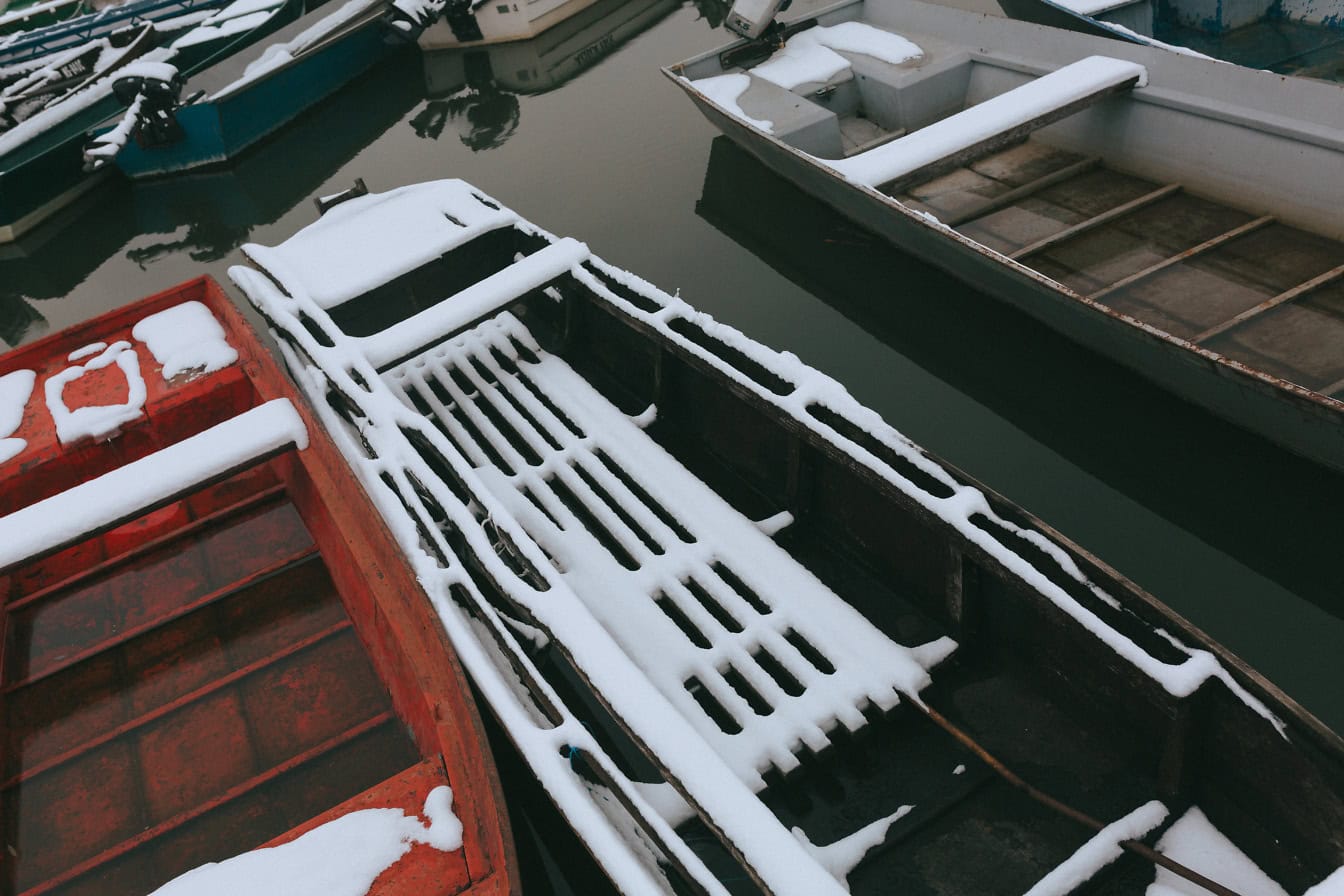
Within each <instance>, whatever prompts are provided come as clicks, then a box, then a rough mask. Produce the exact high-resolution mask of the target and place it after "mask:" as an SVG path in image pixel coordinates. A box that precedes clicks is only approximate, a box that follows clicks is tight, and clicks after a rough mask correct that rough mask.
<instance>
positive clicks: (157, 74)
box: [116, 58, 177, 82]
mask: <svg viewBox="0 0 1344 896" xmlns="http://www.w3.org/2000/svg"><path fill="white" fill-rule="evenodd" d="M176 77H177V66H175V65H173V64H172V63H169V62H163V61H158V60H153V59H143V58H142V59H137V60H135V61H134V62H131V63H127V64H126V65H124V66H122V67H121V68H120V69H118V70H117V74H116V80H121V79H122V78H147V79H149V80H151V81H164V82H171V81H172V80H173V79H174V78H176Z"/></svg>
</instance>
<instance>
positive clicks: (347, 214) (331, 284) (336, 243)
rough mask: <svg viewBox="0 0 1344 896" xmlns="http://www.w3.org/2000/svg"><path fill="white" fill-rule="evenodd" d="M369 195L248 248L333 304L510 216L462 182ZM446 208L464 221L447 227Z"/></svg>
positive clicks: (316, 297)
mask: <svg viewBox="0 0 1344 896" xmlns="http://www.w3.org/2000/svg"><path fill="white" fill-rule="evenodd" d="M369 198H370V199H371V200H372V201H364V200H363V199H361V200H359V201H357V202H356V201H351V202H345V203H342V204H341V205H338V206H336V207H335V208H333V209H331V210H330V211H328V212H327V213H326V214H325V215H323V216H322V217H321V218H319V219H318V220H317V222H316V223H314V224H311V225H309V226H308V227H305V228H304V229H303V230H301V231H299V232H298V233H297V234H295V235H294V236H292V237H290V238H289V239H288V240H286V241H285V242H284V243H283V244H281V245H280V246H276V247H274V248H268V247H265V246H253V247H250V248H249V250H248V251H249V254H252V257H253V258H255V259H256V260H257V262H258V264H261V265H262V266H263V267H265V268H266V269H267V270H269V271H271V272H273V273H274V274H276V276H278V277H280V278H281V279H282V280H283V281H284V282H285V283H286V284H292V285H293V286H294V287H295V288H296V289H299V290H301V291H302V292H303V294H304V295H306V296H307V297H309V298H311V299H312V300H313V301H315V302H316V303H317V304H318V305H319V306H320V307H322V308H332V307H335V306H336V305H339V304H341V303H342V302H345V301H348V300H349V299H352V298H354V297H355V296H358V295H363V294H364V293H365V292H368V291H369V290H370V289H373V288H374V287H375V286H377V285H379V284H381V283H385V282H387V281H389V280H392V279H394V278H396V277H398V276H400V275H401V274H404V273H407V272H408V271H413V270H415V269H416V268H418V267H420V266H421V265H423V264H426V263H427V262H429V261H431V260H433V259H435V258H438V257H439V256H440V255H443V254H444V253H445V252H448V251H449V250H451V249H452V248H453V247H455V246H458V245H461V244H462V243H465V242H467V241H469V240H471V239H474V238H475V237H477V236H480V235H481V234H482V233H484V232H486V231H487V230H494V229H495V228H497V227H501V226H506V225H507V224H508V223H509V222H510V221H511V220H512V216H511V215H509V214H507V213H503V212H500V211H499V210H497V209H492V208H490V207H488V206H486V205H484V204H483V203H481V202H479V201H478V200H476V199H475V198H474V193H473V191H472V189H471V187H469V186H468V185H466V184H464V183H462V182H461V181H437V182H435V183H434V184H431V185H425V188H424V189H414V188H411V187H406V188H403V189H401V190H392V191H389V192H387V193H381V194H375V195H373V196H372V197H369ZM351 206H355V207H356V210H355V211H352V209H351ZM449 209H451V210H452V214H453V216H454V218H455V219H456V220H457V221H459V222H461V224H462V226H461V227H456V226H454V227H444V226H443V225H444V223H445V220H446V219H445V218H444V214H445V213H446V211H447V210H449Z"/></svg>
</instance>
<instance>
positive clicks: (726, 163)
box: [696, 137, 1344, 619]
mask: <svg viewBox="0 0 1344 896" xmlns="http://www.w3.org/2000/svg"><path fill="white" fill-rule="evenodd" d="M696 212H697V213H698V214H699V215H700V216H701V217H702V218H704V219H705V220H706V221H708V222H710V223H711V224H712V225H714V226H715V227H717V228H718V229H719V230H721V231H722V232H724V233H725V234H726V235H727V236H729V237H731V238H732V239H733V240H735V241H736V242H737V243H738V244H740V245H741V246H742V247H743V248H745V249H747V250H748V251H750V252H752V253H754V254H755V255H757V256H758V257H760V258H761V259H762V260H763V261H765V262H766V263H767V264H768V265H770V266H771V267H772V268H774V269H775V270H776V271H778V272H779V273H780V274H782V275H783V276H784V277H786V278H788V279H789V280H791V281H793V282H794V283H796V284H798V285H799V286H800V287H802V288H803V289H805V290H807V291H808V292H810V293H812V294H813V295H815V296H817V297H818V298H820V299H821V300H822V301H823V302H825V303H826V304H828V305H830V306H832V307H833V308H835V309H836V310H838V311H840V312H841V313H842V314H844V315H845V316H846V317H848V318H850V319H851V320H853V321H854V322H855V323H856V324H858V325H859V326H860V327H862V328H863V329H864V330H866V331H867V332H869V333H871V334H872V335H873V336H875V337H876V338H878V339H880V340H881V341H882V342H884V343H885V344H887V345H888V346H890V347H891V348H892V349H894V350H895V351H897V352H899V353H900V354H902V355H904V356H905V357H907V358H909V359H910V360H911V361H913V362H914V363H916V364H917V365H919V366H920V367H922V368H924V369H925V370H927V371H928V372H929V373H931V374H932V375H934V376H935V377H937V378H939V379H941V380H943V381H944V382H946V383H948V384H949V385H951V386H952V387H953V388H955V389H956V390H958V391H960V392H962V393H964V394H965V395H967V396H969V397H970V398H972V399H973V400H975V401H977V402H979V403H980V404H982V405H984V406H986V407H987V408H989V409H990V410H991V411H992V412H993V413H994V414H997V415H998V416H1000V417H1002V418H1003V419H1005V420H1007V421H1008V422H1010V423H1011V424H1013V425H1014V426H1016V427H1018V428H1019V429H1021V430H1023V431H1025V432H1026V433H1028V434H1029V435H1030V436H1031V437H1033V438H1035V439H1037V440H1038V441H1040V442H1042V443H1043V444H1045V445H1047V446H1048V447H1049V448H1051V449H1052V450H1054V451H1056V452H1058V453H1059V454H1060V455H1062V456H1063V457H1065V458H1066V459H1067V460H1068V461H1070V462H1071V463H1073V464H1075V465H1076V466H1078V467H1080V468H1082V469H1084V470H1086V471H1087V472H1088V473H1090V474H1091V475H1092V476H1094V477H1096V478H1097V479H1099V480H1101V481H1102V482H1104V483H1106V484H1107V485H1109V486H1110V487H1112V488H1114V489H1115V490H1117V491H1119V492H1121V493H1122V494H1124V495H1126V496H1128V497H1129V498H1131V499H1132V500H1134V501H1136V502H1138V503H1139V504H1142V505H1143V506H1144V507H1147V508H1148V509H1150V510H1151V511H1152V512H1154V513H1156V514H1158V515H1159V516H1161V517H1163V518H1165V519H1167V520H1168V521H1170V522H1171V523H1173V524H1174V525H1176V526H1178V527H1179V528H1181V529H1183V530H1185V531H1187V532H1189V533H1191V534H1192V535H1193V536H1195V537H1196V538H1198V539H1200V540H1202V541H1204V542H1206V543H1208V544H1210V545H1213V546H1214V547H1216V548H1217V549H1218V550H1220V551H1222V552H1224V553H1226V554H1229V555H1231V556H1233V557H1236V558H1237V559H1238V560H1240V561H1241V562H1243V563H1245V564H1246V565H1247V566H1249V567H1251V568H1252V569H1255V570H1256V571H1257V572H1259V573H1261V574H1262V575H1264V576H1266V577H1267V578H1269V579H1272V580H1273V581H1275V582H1277V583H1279V584H1281V585H1282V586H1283V587H1284V588H1286V589H1288V590H1290V591H1292V592H1294V593H1296V594H1298V595H1300V596H1302V597H1303V598H1305V599H1307V600H1309V601H1311V602H1312V603H1313V604H1315V605H1317V606H1318V607H1320V608H1321V609H1323V610H1325V611H1326V612H1327V613H1330V614H1331V615H1333V616H1335V617H1338V618H1341V619H1344V569H1341V566H1340V564H1339V562H1338V557H1339V549H1338V533H1339V531H1340V528H1339V508H1340V507H1341V506H1344V477H1340V476H1337V475H1334V474H1331V473H1329V472H1327V471H1325V470H1323V469H1322V468H1321V467H1319V466H1316V465H1315V464H1312V463H1309V462H1307V461H1305V460H1303V459H1301V458H1298V457H1296V456H1295V455H1292V454H1289V453H1288V452H1286V451H1284V450H1282V449H1280V448H1278V447H1276V446H1274V445H1272V444H1270V443H1269V442H1267V441H1265V440H1263V439H1261V438H1259V437H1256V436H1254V435H1252V434H1250V433H1248V432H1246V431H1244V430H1241V429H1239V428H1238V427H1236V426H1234V425H1232V424H1230V423H1227V422H1226V421H1223V420H1221V419H1219V418H1216V417H1213V416H1212V415H1210V414H1208V413H1207V412H1205V411H1203V410H1201V409H1199V408H1196V407H1194V406H1193V405H1190V404H1187V403H1185V402H1184V401H1181V400H1180V399H1177V398H1175V397H1173V396H1171V395H1169V394H1167V393H1165V392H1163V391H1162V390H1160V389H1158V388H1157V387H1156V386H1154V385H1152V384H1151V383H1148V382H1147V381H1145V380H1143V379H1142V378H1141V377H1138V376H1136V375H1134V374H1133V373H1131V372H1129V371H1128V370H1125V369H1124V368H1121V367H1119V366H1118V365H1116V364H1114V363H1112V362H1110V361H1107V360H1105V359H1102V358H1099V357H1097V356H1095V355H1092V354H1090V353H1089V352H1087V351H1085V350H1084V349H1082V348H1080V347H1078V346H1075V345H1074V344H1072V343H1070V342H1069V341H1067V340H1066V339H1064V338H1063V337H1062V336H1059V335H1058V334H1056V333H1054V332H1053V331H1051V330H1048V329H1047V328H1046V327H1044V326H1043V325H1041V324H1039V323H1037V322H1036V321H1034V320H1031V319H1030V318H1028V317H1027V316H1025V315H1023V314H1021V313H1019V312H1017V311H1015V310H1013V309H1010V308H1008V307H1007V306H1005V305H1003V304H1001V303H999V302H996V301H994V300H992V299H990V298H988V297H986V296H984V295H982V294H980V293H978V292H976V291H975V290H974V289H973V288H971V287H969V286H967V285H965V284H962V283H960V282H959V281H957V280H955V279H953V278H952V277H950V276H949V275H947V274H944V273H943V272H941V271H939V270H937V269H935V268H933V267H931V266H929V265H927V264H924V263H923V262H921V261H919V260H917V259H915V258H913V257H911V256H909V255H906V254H903V253H900V252H898V251H896V250H895V249H893V248H891V247H890V246H889V245H888V244H886V243H885V242H883V241H882V240H881V239H880V238H878V237H876V236H873V235H871V234H869V233H868V232H866V231H864V230H862V229H861V228H859V227H858V226H856V225H853V224H851V223H850V222H848V221H847V220H845V219H844V218H843V217H841V216H840V215H839V214H837V213H836V212H834V211H832V210H831V209H830V208H829V207H828V206H825V205H823V204H822V203H820V202H819V201H817V200H814V199H812V198H811V197H809V196H807V195H806V194H804V193H803V192H802V191H800V190H798V189H797V188H796V187H794V186H793V185H792V184H791V183H789V182H788V181H786V180H784V179H782V178H780V177H779V176H777V175H775V174H774V173H773V172H771V171H769V170H768V169H767V168H766V167H765V166H764V165H762V164H761V163H760V162H758V161H756V159H755V158H753V157H752V156H750V155H749V154H748V153H746V152H745V151H744V150H742V149H740V148H739V147H737V146H736V145H735V144H733V143H732V142H731V141H729V140H728V139H727V138H725V137H718V138H715V140H714V142H713V146H712V149H711V152H710V160H709V167H708V170H707V171H706V174H705V183H704V191H703V195H702V197H701V199H700V201H699V203H698V204H697V205H696ZM875 297H880V300H879V301H874V298H875Z"/></svg>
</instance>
